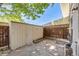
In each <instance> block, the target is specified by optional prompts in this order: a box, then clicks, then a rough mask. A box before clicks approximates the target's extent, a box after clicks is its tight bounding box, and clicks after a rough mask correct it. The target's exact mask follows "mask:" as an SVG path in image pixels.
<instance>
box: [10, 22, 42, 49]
mask: <svg viewBox="0 0 79 59" xmlns="http://www.w3.org/2000/svg"><path fill="white" fill-rule="evenodd" d="M42 37H43V28H42V27H39V26H34V25H29V24H22V23H14V22H11V23H10V47H11V49H16V48H19V47H21V46H23V45H27V44H32V41H33V40H35V39H39V38H42Z"/></svg>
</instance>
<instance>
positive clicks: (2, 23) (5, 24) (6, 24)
mask: <svg viewBox="0 0 79 59" xmlns="http://www.w3.org/2000/svg"><path fill="white" fill-rule="evenodd" d="M0 26H9V24H8V23H4V22H0Z"/></svg>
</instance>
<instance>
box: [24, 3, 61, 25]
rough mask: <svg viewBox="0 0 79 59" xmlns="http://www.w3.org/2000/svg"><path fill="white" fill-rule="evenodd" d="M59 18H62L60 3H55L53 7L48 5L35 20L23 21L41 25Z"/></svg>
mask: <svg viewBox="0 0 79 59" xmlns="http://www.w3.org/2000/svg"><path fill="white" fill-rule="evenodd" d="M59 18H62V12H61V8H60V4H59V3H55V4H54V6H53V7H51V6H49V7H48V8H47V9H46V10H45V12H44V14H43V15H41V17H40V18H38V19H36V20H31V19H25V20H24V21H25V22H26V23H29V24H35V25H43V24H46V23H48V22H51V21H54V20H57V19H59Z"/></svg>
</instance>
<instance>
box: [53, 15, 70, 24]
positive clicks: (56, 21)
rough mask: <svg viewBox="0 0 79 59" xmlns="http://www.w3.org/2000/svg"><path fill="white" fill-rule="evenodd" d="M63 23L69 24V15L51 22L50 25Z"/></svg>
mask: <svg viewBox="0 0 79 59" xmlns="http://www.w3.org/2000/svg"><path fill="white" fill-rule="evenodd" d="M63 24H69V16H68V17H64V18H61V19H59V20H55V21H54V22H52V25H63Z"/></svg>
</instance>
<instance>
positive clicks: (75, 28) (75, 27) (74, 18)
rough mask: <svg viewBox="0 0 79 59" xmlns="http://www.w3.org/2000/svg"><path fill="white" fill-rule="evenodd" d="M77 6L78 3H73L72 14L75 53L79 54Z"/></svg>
mask: <svg viewBox="0 0 79 59" xmlns="http://www.w3.org/2000/svg"><path fill="white" fill-rule="evenodd" d="M77 7H78V4H72V6H71V14H70V18H71V33H72V34H71V35H72V49H73V55H79V32H78V30H79V26H78V24H79V23H78V22H79V18H78V16H79V13H78V12H79V10H78V9H77Z"/></svg>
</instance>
